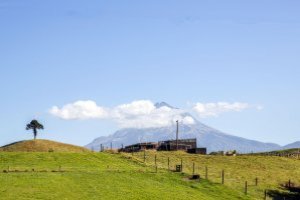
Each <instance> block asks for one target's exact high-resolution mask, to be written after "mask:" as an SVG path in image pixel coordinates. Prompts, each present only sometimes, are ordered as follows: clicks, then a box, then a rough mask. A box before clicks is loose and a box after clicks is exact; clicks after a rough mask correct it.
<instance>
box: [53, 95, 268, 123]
mask: <svg viewBox="0 0 300 200" xmlns="http://www.w3.org/2000/svg"><path fill="white" fill-rule="evenodd" d="M250 107H251V106H250V105H249V104H248V103H240V102H236V103H228V102H219V103H196V104H194V105H193V111H195V112H196V113H197V114H198V116H199V117H201V118H204V117H216V116H219V115H220V114H222V113H224V112H240V111H242V110H245V109H247V108H250ZM255 108H256V109H258V110H261V109H262V108H263V107H262V106H256V107H255ZM49 112H50V114H52V115H54V116H56V117H59V118H61V119H65V120H74V119H109V120H112V121H115V122H116V123H117V124H118V125H119V126H120V127H121V128H153V127H164V126H170V125H174V124H175V123H176V121H177V120H178V121H179V122H180V123H182V124H186V125H191V124H195V123H196V121H195V119H194V118H193V117H191V116H186V115H184V113H186V112H187V111H185V110H182V109H175V108H170V107H167V106H163V107H159V108H157V107H156V106H155V104H154V103H153V102H152V101H149V100H139V101H133V102H131V103H127V104H122V105H117V106H115V107H111V108H105V107H102V106H98V105H97V104H96V102H94V101H91V100H88V101H76V102H74V103H70V104H67V105H64V106H62V107H61V108H59V107H57V106H54V107H52V108H51V109H50V111H49Z"/></svg>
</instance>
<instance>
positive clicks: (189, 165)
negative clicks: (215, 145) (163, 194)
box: [130, 151, 276, 199]
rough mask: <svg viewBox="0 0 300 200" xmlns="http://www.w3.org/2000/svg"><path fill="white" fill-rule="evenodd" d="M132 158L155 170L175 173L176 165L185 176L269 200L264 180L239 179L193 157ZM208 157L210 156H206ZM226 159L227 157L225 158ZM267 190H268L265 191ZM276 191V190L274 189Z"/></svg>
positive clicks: (140, 155)
mask: <svg viewBox="0 0 300 200" xmlns="http://www.w3.org/2000/svg"><path fill="white" fill-rule="evenodd" d="M130 155H131V156H132V158H134V159H136V160H137V161H139V162H142V163H144V164H146V165H147V166H153V167H155V168H156V169H157V168H161V169H166V170H169V171H173V172H176V171H178V169H176V167H177V166H178V165H180V166H181V170H180V171H181V172H182V173H184V174H187V175H199V176H200V177H201V178H204V179H207V180H209V181H211V182H213V183H219V184H223V185H227V186H232V187H234V188H238V189H239V190H240V191H241V192H242V193H244V194H245V195H248V194H249V195H254V196H257V197H259V198H261V199H270V198H271V196H270V194H269V193H270V192H269V191H271V189H272V188H270V185H269V184H268V183H267V181H266V180H264V178H260V177H259V176H253V177H252V178H241V177H237V176H234V174H233V172H232V171H230V170H227V169H226V168H225V169H224V168H219V169H216V167H213V166H211V165H210V166H209V165H205V164H203V163H200V162H199V161H198V160H197V159H196V157H197V156H193V155H188V154H182V155H180V154H179V155H177V156H176V157H174V156H173V157H171V156H167V155H166V154H163V155H161V153H159V154H156V153H155V151H143V152H135V153H133V154H130ZM206 157H210V156H206ZM226 158H228V157H226ZM266 188H268V189H266ZM274 189H276V188H274Z"/></svg>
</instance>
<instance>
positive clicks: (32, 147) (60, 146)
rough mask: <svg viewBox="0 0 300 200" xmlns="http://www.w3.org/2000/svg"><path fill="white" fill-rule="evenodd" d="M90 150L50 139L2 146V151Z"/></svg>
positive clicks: (0, 148) (0, 149)
mask: <svg viewBox="0 0 300 200" xmlns="http://www.w3.org/2000/svg"><path fill="white" fill-rule="evenodd" d="M1 151H5V152H88V151H90V150H88V149H86V148H84V147H79V146H75V145H70V144H64V143H60V142H54V141H50V140H26V141H20V142H15V143H12V144H8V145H5V146H3V147H0V152H1Z"/></svg>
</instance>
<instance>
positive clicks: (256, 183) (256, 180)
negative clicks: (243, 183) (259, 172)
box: [255, 177, 258, 186]
mask: <svg viewBox="0 0 300 200" xmlns="http://www.w3.org/2000/svg"><path fill="white" fill-rule="evenodd" d="M255 186H258V178H257V177H256V178H255Z"/></svg>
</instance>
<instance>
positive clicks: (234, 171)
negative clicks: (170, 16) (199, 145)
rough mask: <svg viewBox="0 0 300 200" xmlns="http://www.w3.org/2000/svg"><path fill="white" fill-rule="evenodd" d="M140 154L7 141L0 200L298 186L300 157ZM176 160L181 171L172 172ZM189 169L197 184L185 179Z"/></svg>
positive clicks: (208, 194)
mask: <svg viewBox="0 0 300 200" xmlns="http://www.w3.org/2000/svg"><path fill="white" fill-rule="evenodd" d="M50 148H51V149H52V150H51V151H49V149H50ZM22 151H23V152H22ZM145 155H146V156H145V162H144V152H140V153H134V154H133V155H132V154H126V153H122V154H117V153H109V152H103V153H96V152H90V151H89V150H87V149H85V148H82V147H77V146H72V145H66V144H62V143H56V142H52V141H46V140H36V141H23V142H19V143H15V144H11V145H7V146H5V147H1V148H0V199H14V200H15V199H46V200H47V199H76V200H77V199H88V200H90V199H205V200H209V199H217V200H219V199H230V200H232V199H262V198H263V195H264V190H265V189H278V187H279V184H281V183H284V182H286V181H288V180H289V179H291V180H292V182H295V183H297V184H300V170H299V169H300V160H296V159H291V158H284V157H277V156H258V155H255V156H253V155H252V156H245V155H243V156H237V157H226V156H202V155H191V154H187V153H184V152H156V151H146V153H145ZM155 157H156V164H155ZM168 158H169V166H168ZM181 160H182V162H183V172H184V173H175V172H172V170H174V169H175V165H176V164H180V163H181ZM156 165H157V167H158V168H157V169H158V171H156V167H155V166H156ZM193 166H194V168H193ZM206 169H208V173H207V175H208V180H205V176H206ZM193 170H194V172H195V173H196V174H200V175H201V177H202V179H201V181H200V182H199V181H192V180H189V179H188V177H189V175H191V174H192V173H193ZM222 170H224V172H225V184H224V185H222V184H221V182H222V181H221V180H222V179H221V172H222ZM256 178H258V185H257V186H256V185H255V179H256ZM245 181H248V195H245V194H244V186H245Z"/></svg>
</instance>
